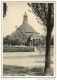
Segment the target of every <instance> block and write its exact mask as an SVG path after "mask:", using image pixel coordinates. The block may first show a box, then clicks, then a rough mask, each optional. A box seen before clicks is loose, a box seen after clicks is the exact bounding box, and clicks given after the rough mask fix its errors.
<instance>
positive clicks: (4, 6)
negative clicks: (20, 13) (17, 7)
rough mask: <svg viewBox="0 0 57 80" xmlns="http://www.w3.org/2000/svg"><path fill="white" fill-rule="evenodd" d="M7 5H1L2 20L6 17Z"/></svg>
mask: <svg viewBox="0 0 57 80" xmlns="http://www.w3.org/2000/svg"><path fill="white" fill-rule="evenodd" d="M6 11H7V4H6V3H3V18H4V17H5V16H6Z"/></svg>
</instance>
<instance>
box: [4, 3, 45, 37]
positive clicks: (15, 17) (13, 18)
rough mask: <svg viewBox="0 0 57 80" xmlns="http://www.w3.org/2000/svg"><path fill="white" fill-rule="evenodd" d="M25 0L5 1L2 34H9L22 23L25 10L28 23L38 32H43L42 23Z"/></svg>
mask: <svg viewBox="0 0 57 80" xmlns="http://www.w3.org/2000/svg"><path fill="white" fill-rule="evenodd" d="M29 10H30V11H32V9H31V8H30V7H29V6H28V5H27V3H26V2H7V13H6V16H5V17H4V19H3V36H6V35H10V34H11V33H13V32H14V31H15V30H16V29H17V27H16V25H17V26H18V27H20V26H21V24H22V23H23V15H24V13H25V11H26V13H27V16H28V23H29V24H30V25H31V26H32V27H33V28H34V29H35V30H36V31H37V32H38V33H40V34H45V31H44V28H45V26H44V27H43V25H41V24H40V23H38V21H37V20H36V16H35V14H34V13H33V12H30V11H29Z"/></svg>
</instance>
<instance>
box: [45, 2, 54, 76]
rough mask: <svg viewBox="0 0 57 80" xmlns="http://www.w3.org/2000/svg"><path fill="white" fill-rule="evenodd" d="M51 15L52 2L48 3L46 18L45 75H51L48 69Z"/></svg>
mask: <svg viewBox="0 0 57 80" xmlns="http://www.w3.org/2000/svg"><path fill="white" fill-rule="evenodd" d="M51 15H52V4H51V3H48V20H47V36H46V54H45V70H44V74H45V75H49V76H50V75H51V69H50V63H51V60H50V41H51V32H52V29H53V24H51V20H52V18H51Z"/></svg>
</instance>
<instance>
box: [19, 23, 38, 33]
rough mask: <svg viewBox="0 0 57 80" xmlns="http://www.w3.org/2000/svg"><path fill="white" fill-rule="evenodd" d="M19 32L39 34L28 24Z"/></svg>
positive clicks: (20, 28)
mask: <svg viewBox="0 0 57 80" xmlns="http://www.w3.org/2000/svg"><path fill="white" fill-rule="evenodd" d="M18 30H20V31H23V32H29V33H31V32H34V33H37V31H36V30H34V29H33V28H32V27H31V26H30V25H29V24H28V23H23V24H22V25H21V26H20V27H19V28H18Z"/></svg>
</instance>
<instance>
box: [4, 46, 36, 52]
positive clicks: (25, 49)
mask: <svg viewBox="0 0 57 80" xmlns="http://www.w3.org/2000/svg"><path fill="white" fill-rule="evenodd" d="M3 52H34V47H30V46H29V47H27V46H26V47H14V46H4V47H3Z"/></svg>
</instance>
